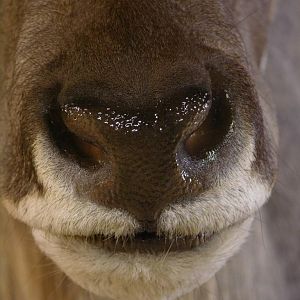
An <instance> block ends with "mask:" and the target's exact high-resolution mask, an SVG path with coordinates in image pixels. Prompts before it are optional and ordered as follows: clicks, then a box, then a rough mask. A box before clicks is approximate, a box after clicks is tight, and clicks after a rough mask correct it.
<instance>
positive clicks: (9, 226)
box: [0, 1, 300, 300]
mask: <svg viewBox="0 0 300 300" xmlns="http://www.w3.org/2000/svg"><path fill="white" fill-rule="evenodd" d="M290 2H291V3H292V1H290ZM27 3H30V1H24V2H22V3H20V2H19V1H2V2H0V5H1V10H0V13H1V18H2V21H1V22H2V26H1V28H2V30H3V31H4V32H2V34H1V42H2V43H1V45H6V47H0V50H1V52H0V66H1V73H0V76H1V77H0V78H1V82H6V83H7V84H9V85H10V84H14V82H13V83H11V82H10V81H9V80H10V78H12V77H13V76H17V75H18V70H16V69H13V66H12V65H10V63H11V62H12V61H13V60H14V57H15V48H16V42H17V40H18V34H19V32H20V30H19V28H20V27H21V25H22V22H23V5H26V4H27ZM247 3H248V2H244V1H229V2H228V8H229V9H230V10H232V11H234V12H235V21H236V23H238V20H243V21H242V22H241V24H238V25H237V26H238V27H239V30H240V32H241V33H243V39H244V41H245V44H246V48H247V51H248V55H249V56H248V58H249V60H251V61H254V62H255V63H256V65H255V63H254V64H253V65H252V67H253V69H254V70H253V72H254V73H255V72H258V70H257V69H255V68H257V67H258V65H259V63H260V60H261V57H262V52H263V48H264V44H265V43H266V34H267V33H266V31H265V30H263V28H265V26H266V24H267V23H268V22H269V18H268V17H266V16H267V13H265V11H264V10H263V8H265V7H264V6H260V4H259V3H262V2H260V1H258V2H257V5H258V6H257V5H254V4H252V5H250V4H248V5H249V6H248V5H247ZM60 5H61V7H60V9H59V11H57V15H56V16H55V20H56V21H58V22H59V21H60V20H63V18H64V14H65V15H68V14H71V13H72V12H71V11H70V10H69V7H70V6H69V5H68V1H62V2H61V4H60ZM294 6H295V7H296V8H297V7H298V9H299V5H298V6H297V4H294ZM44 8H45V7H44ZM46 9H51V5H49V7H46ZM256 9H257V13H256ZM80 11H81V12H82V14H83V15H82V17H83V18H86V19H88V18H89V16H88V15H87V16H85V15H84V9H81V10H80ZM252 12H255V13H254V14H253V16H250V17H247V16H248V15H249V14H251V13H252ZM245 16H246V17H247V18H246V19H245V20H244V18H245ZM262 16H264V17H262ZM280 16H282V17H285V18H287V16H286V15H284V14H281V15H280ZM290 20H291V19H290ZM41 21H42V23H43V20H41ZM165 21H166V22H167V21H168V20H167V19H166V20H165ZM82 22H83V23H84V21H82ZM282 22H283V21H282ZM74 26H75V27H74ZM78 27H80V26H78ZM72 28H76V24H73V26H72ZM46 30H47V29H46ZM32 34H33V36H34V35H35V34H36V33H32ZM168 34H170V33H166V35H168ZM176 35H177V32H175V33H174V36H176ZM60 36H61V38H62V40H64V37H65V36H64V34H63V33H62V32H60ZM254 36H255V39H257V40H256V42H255V43H253V37H254ZM274 36H275V37H276V34H274ZM223 38H224V39H226V38H225V37H223ZM286 38H287V37H286ZM53 39H54V38H53ZM287 41H289V40H288V39H287ZM64 42H65V43H67V42H69V43H71V44H72V41H68V39H67V37H66V39H65V40H64ZM127 42H128V38H127V36H126V32H125V33H124V34H120V41H119V44H120V45H122V46H128V47H129V49H130V47H134V45H127ZM177 42H178V41H177V40H174V41H172V43H173V44H172V45H173V46H174V45H176V44H177ZM275 42H276V40H275ZM229 47H230V46H229ZM25 49H26V47H25ZM27 50H29V49H27ZM38 51H39V49H35V50H34V52H32V53H33V55H37V56H41V57H43V59H44V60H45V61H33V60H32V59H31V58H29V62H30V63H33V65H34V66H35V67H36V68H38V67H40V66H41V67H42V70H43V71H46V72H49V73H52V74H53V72H54V73H55V70H56V69H57V67H58V66H60V65H61V61H62V57H63V55H62V56H58V58H57V59H56V60H54V61H52V62H51V64H48V61H47V55H48V54H49V53H47V55H46V54H45V55H42V54H40V53H39V52H38ZM141 51H143V49H141ZM155 51H157V55H160V54H159V51H160V49H155ZM291 51H293V50H291ZM237 52H238V51H237ZM30 53H31V52H29V54H30ZM295 53H296V52H295ZM232 55H233V56H238V55H239V54H236V53H232ZM295 57H296V58H297V57H299V56H297V54H295ZM273 58H274V59H276V58H277V57H276V53H275V55H274V56H273ZM271 62H272V63H273V64H274V65H275V66H276V63H278V62H276V61H274V60H273V61H271ZM25 64H26V62H25ZM275 69H276V68H275ZM276 70H277V69H276ZM75 71H76V70H75ZM70 72H71V71H70ZM297 74H298V73H297ZM297 74H296V75H297ZM271 75H273V74H269V78H271V79H270V81H271V85H272V83H273V84H274V86H272V87H273V90H277V91H278V86H276V83H277V81H276V79H272V78H274V76H271ZM29 76H30V74H29ZM57 76H59V74H57ZM120 76H121V75H120ZM297 76H299V74H298V75H297ZM298 78H300V77H298ZM280 84H282V83H280ZM290 88H293V87H290ZM11 89H12V90H16V91H17V90H18V89H17V87H15V86H7V85H5V84H2V85H1V94H2V99H6V95H7V93H9V91H10V90H11ZM298 95H299V94H298ZM275 99H276V95H275ZM9 103H10V102H8V103H7V102H5V103H3V101H2V102H1V105H3V106H2V107H3V112H4V114H3V117H2V116H1V128H4V129H5V130H3V131H2V132H4V133H5V135H7V133H8V132H9V133H10V140H8V139H7V136H1V135H0V142H1V139H2V140H3V144H4V143H5V144H4V145H5V146H6V147H5V148H4V153H5V152H7V149H10V150H11V149H14V150H13V151H15V152H10V153H9V154H10V155H12V154H13V156H14V158H15V159H14V160H13V161H8V163H9V164H7V161H4V162H2V165H4V166H5V167H4V172H5V173H6V174H9V176H6V177H5V176H2V178H1V180H4V179H5V180H4V181H3V182H2V187H5V188H3V190H4V192H3V194H4V197H7V196H8V195H9V196H10V197H11V198H14V200H16V201H17V200H18V198H20V197H21V196H22V195H25V194H26V193H27V192H28V191H29V190H30V189H31V188H32V186H33V184H38V183H37V178H36V175H35V173H34V170H33V168H32V166H30V161H31V158H30V155H31V154H30V147H28V143H29V145H30V138H31V137H30V136H29V137H28V139H25V140H24V139H23V138H24V137H22V139H23V140H22V139H21V137H20V136H19V135H17V136H15V134H16V129H19V126H20V124H13V126H15V127H13V128H10V125H9V122H8V121H7V116H8V111H10V112H11V111H12V110H11V107H9V106H10V105H16V111H19V108H18V104H13V103H12V104H9ZM27 117H28V115H27ZM23 118H24V117H23ZM25 123H26V122H25V121H24V120H23V123H22V124H23V125H24V124H25ZM31 125H32V124H31ZM26 126H27V125H26ZM28 126H30V124H29V125H28ZM23 132H26V130H24V131H23ZM27 132H28V131H27ZM31 132H32V131H31ZM265 138H267V137H265ZM4 141H5V142H4ZM7 141H9V142H10V143H11V141H12V143H16V144H17V146H18V147H17V148H16V147H15V146H16V145H14V147H8V143H7ZM18 141H19V142H18ZM257 147H258V149H259V147H262V145H259V142H258V146H257ZM28 148H29V149H28ZM268 150H269V151H271V149H268ZM272 151H273V150H272ZM266 155H268V153H266V150H265V149H261V157H262V161H266V160H268V158H265V157H264V156H266ZM269 155H270V156H271V154H270V153H269ZM284 155H285V156H286V154H284ZM6 157H7V156H5V155H2V158H4V159H5V160H6ZM295 157H297V156H295ZM271 160H272V158H271ZM20 166H22V167H23V168H21V167H20ZM19 167H20V169H22V171H20V172H19V173H18V172H15V173H12V172H11V170H12V169H13V170H16V168H19ZM256 167H257V168H259V169H264V166H263V165H262V163H261V162H259V161H258V165H257V166H256ZM270 176H272V174H270ZM25 178H26V179H27V180H26V181H25V180H24V179H25ZM283 180H284V179H283ZM288 184H289V186H288V187H290V188H291V189H293V188H294V185H292V184H291V183H290V182H289V183H288ZM280 196H281V197H282V195H280ZM290 197H292V199H291V202H290V203H291V206H292V205H294V206H295V203H294V197H295V196H294V195H292V196H290ZM276 203H277V204H273V205H272V204H271V205H270V206H269V207H267V210H266V212H265V214H264V216H265V218H263V222H266V224H265V226H266V231H265V232H266V233H265V234H266V237H265V241H262V240H261V238H260V231H259V230H258V231H257V230H256V231H255V232H254V234H253V240H252V243H251V245H249V244H248V245H247V246H248V247H247V246H246V247H245V249H244V250H243V252H241V254H240V255H239V256H237V257H236V258H234V259H233V260H232V262H231V263H229V264H228V266H226V267H225V268H224V269H223V271H221V273H219V274H218V275H217V279H213V280H212V281H211V282H209V283H208V284H206V285H204V286H203V287H202V288H201V290H199V291H196V292H195V293H193V294H191V295H187V296H186V299H231V300H232V299H263V300H265V299H291V300H292V299H297V298H296V295H297V285H296V281H297V279H299V277H298V274H299V269H297V268H293V266H292V267H291V265H292V264H293V262H295V258H296V257H297V253H295V252H296V251H295V246H294V245H293V242H292V241H290V240H289V239H288V237H284V239H283V240H284V241H285V243H287V245H288V246H289V247H290V249H289V250H288V253H289V254H290V255H289V256H287V259H289V261H288V263H289V264H287V263H286V262H285V261H284V259H283V260H282V262H281V263H277V262H278V259H279V257H280V255H282V253H283V251H285V250H282V246H281V245H280V242H282V241H283V240H280V239H279V237H278V236H276V234H277V235H278V232H280V230H282V232H281V235H280V236H285V234H284V233H285V232H286V231H287V229H286V231H285V232H284V229H282V227H281V226H282V215H280V214H278V209H276V206H277V205H278V206H279V207H281V206H282V204H281V203H282V199H280V200H279V201H277V202H276ZM285 209H286V208H285ZM0 213H1V214H0V230H1V231H0V242H1V244H0V257H1V261H0V278H1V281H0V299H1V300H2V299H3V300H4V299H5V300H6V299H7V300H10V299H11V300H41V299H49V300H51V299H57V300H59V299H64V300H68V299H74V297H76V299H82V300H83V299H94V298H93V297H94V296H92V295H88V294H87V293H86V292H85V291H83V290H82V289H80V288H78V287H77V286H76V285H75V284H73V283H72V282H71V281H69V279H67V278H65V276H64V275H63V274H62V273H61V272H60V271H59V270H58V269H57V268H56V267H55V266H54V265H53V263H52V262H50V261H49V260H48V259H47V258H45V256H44V255H42V254H41V253H40V252H39V250H38V249H37V248H36V246H35V244H34V243H33V240H32V237H31V234H30V232H29V229H28V228H27V227H26V226H25V225H23V224H21V223H19V222H18V221H13V220H12V219H11V218H10V217H9V216H8V215H7V213H6V212H5V211H3V210H2V208H1V210H0ZM273 216H274V219H275V222H276V223H275V224H279V225H278V226H279V227H280V230H279V231H275V233H274V230H272V229H273V228H272V219H273ZM287 217H288V214H287ZM295 220H297V219H296V218H295ZM285 227H287V228H288V226H286V225H283V228H285ZM296 228H297V227H296ZM295 234H297V230H295ZM274 236H275V238H274ZM257 243H258V244H262V243H266V245H267V247H272V249H270V248H267V249H268V252H267V253H266V250H265V249H261V250H258V248H257V247H256V244H257ZM269 250H270V251H269ZM284 253H285V252H284ZM283 256H285V254H283ZM3 258H4V259H3ZM247 260H249V261H247ZM253 266H255V267H257V268H258V269H256V268H255V267H253ZM291 270H292V271H291ZM247 272H249V273H247ZM233 274H235V275H233ZM238 274H241V275H240V276H239V275H238ZM232 275H233V276H232ZM241 277H244V280H241ZM253 277H254V278H253ZM290 277H292V279H289V278H290ZM229 278H230V280H229ZM259 281H260V282H259ZM253 286H255V288H253ZM253 289H255V291H254V290H253ZM287 289H289V290H291V293H286V290H287ZM254 293H256V296H253V295H254ZM88 297H90V298H88ZM276 297H277V298H276ZM95 299H96V298H95Z"/></svg>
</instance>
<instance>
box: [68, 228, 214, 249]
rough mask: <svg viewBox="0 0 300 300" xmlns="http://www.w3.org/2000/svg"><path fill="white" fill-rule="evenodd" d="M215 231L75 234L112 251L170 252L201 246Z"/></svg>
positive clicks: (87, 241) (83, 240)
mask: <svg viewBox="0 0 300 300" xmlns="http://www.w3.org/2000/svg"><path fill="white" fill-rule="evenodd" d="M213 235H214V232H211V233H208V232H203V233H199V234H198V235H194V236H174V237H167V236H163V235H158V234H157V233H156V232H147V231H142V232H138V233H137V234H135V235H134V236H121V237H118V238H116V237H114V236H104V235H101V234H97V235H90V236H75V237H74V238H75V239H76V240H80V241H82V242H85V243H88V244H91V245H93V246H95V247H99V248H102V249H106V250H109V251H112V252H149V253H157V252H170V251H184V250H191V249H193V248H196V247H199V246H201V245H203V244H204V243H205V242H207V241H208V240H209V239H211V238H212V236H213Z"/></svg>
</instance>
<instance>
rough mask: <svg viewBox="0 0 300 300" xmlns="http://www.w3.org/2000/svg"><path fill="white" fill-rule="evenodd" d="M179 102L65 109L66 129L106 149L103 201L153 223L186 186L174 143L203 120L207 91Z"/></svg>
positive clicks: (101, 192) (100, 194) (183, 98)
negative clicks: (108, 167)
mask: <svg viewBox="0 0 300 300" xmlns="http://www.w3.org/2000/svg"><path fill="white" fill-rule="evenodd" d="M179 100H180V101H179ZM179 100H178V99H174V101H170V102H169V103H168V104H167V105H166V104H165V103H162V102H158V104H157V105H154V107H150V108H148V109H142V108H139V107H134V108H131V109H130V108H127V109H124V108H120V107H110V106H109V105H106V106H102V107H93V108H92V109H90V108H88V109H82V108H80V107H78V106H76V107H73V108H72V107H67V108H66V109H65V110H64V112H65V114H66V118H65V121H66V123H67V125H68V127H71V128H72V129H74V128H75V129H74V130H73V131H75V132H76V131H77V132H79V133H80V134H83V135H89V136H90V135H91V136H93V137H94V139H95V140H96V142H98V143H102V144H104V145H103V146H104V148H105V149H107V151H108V152H109V156H110V163H111V171H112V172H111V184H110V185H109V187H107V186H101V185H99V186H98V187H95V189H99V191H98V192H96V194H97V195H98V197H99V198H101V197H104V198H105V200H104V202H105V203H107V204H108V205H111V206H113V207H119V208H123V209H125V210H127V211H129V212H131V213H133V214H134V215H135V216H136V217H137V218H139V219H142V220H149V221H151V220H153V219H154V218H155V217H156V216H157V214H158V213H159V212H160V211H161V210H162V209H163V208H164V207H165V206H166V205H167V204H168V203H171V202H172V201H174V199H178V197H179V196H180V194H182V191H184V190H185V184H186V183H185V182H184V181H183V180H182V177H181V174H180V168H179V166H178V165H177V161H176V152H177V145H178V143H180V142H181V140H182V135H183V133H184V132H185V131H186V130H187V129H188V128H189V127H190V126H193V124H194V123H197V124H199V122H201V120H202V119H204V118H205V115H206V112H207V107H208V95H207V93H203V92H198V91H197V92H193V93H190V94H189V95H188V96H185V97H181V98H180V99H179ZM195 120H196V121H197V122H194V121H195ZM90 132H93V134H90ZM100 190H101V191H100ZM97 201H99V202H102V201H101V199H98V200H97Z"/></svg>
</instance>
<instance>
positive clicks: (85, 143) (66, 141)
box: [49, 108, 108, 167]
mask: <svg viewBox="0 0 300 300" xmlns="http://www.w3.org/2000/svg"><path fill="white" fill-rule="evenodd" d="M68 123H69V122H68V120H66V119H65V118H64V117H63V116H62V114H61V110H60V109H59V108H57V109H53V110H52V111H51V112H50V114H49V127H50V128H49V129H50V135H51V137H52V140H53V142H54V143H55V145H56V146H57V148H58V149H59V150H60V151H61V153H62V154H63V155H64V156H66V157H67V158H69V159H71V160H72V161H76V162H77V163H79V164H80V166H82V167H91V166H93V167H94V166H96V165H99V164H102V163H104V162H106V161H107V159H108V158H107V157H108V155H107V152H106V150H105V149H104V147H103V146H102V145H100V144H99V143H96V142H95V141H94V140H93V139H92V138H91V135H89V134H88V135H86V134H84V132H82V131H78V132H77V130H74V131H76V132H74V131H73V130H71V129H70V128H69V127H68ZM73 127H74V126H73ZM73 127H72V128H73ZM74 128H75V127H74ZM75 129H76V128H75Z"/></svg>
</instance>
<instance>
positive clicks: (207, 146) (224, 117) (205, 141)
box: [184, 92, 233, 159]
mask: <svg viewBox="0 0 300 300" xmlns="http://www.w3.org/2000/svg"><path fill="white" fill-rule="evenodd" d="M232 122H233V117H232V109H231V105H230V103H229V101H228V95H227V93H226V92H224V93H223V94H221V95H218V96H215V97H213V100H212V105H211V108H210V111H209V113H208V115H207V117H206V119H205V121H204V122H203V123H202V124H201V126H200V127H199V128H198V129H196V130H195V131H194V132H193V133H192V134H191V135H190V136H189V137H188V138H187V139H186V140H185V142H184V148H185V150H186V152H187V153H188V154H189V155H190V156H191V157H192V158H195V159H205V158H206V157H207V156H208V155H209V154H210V153H211V152H212V151H215V150H217V148H218V147H219V146H220V145H221V144H222V142H223V141H224V139H225V137H226V135H227V133H228V132H229V131H230V128H231V125H232Z"/></svg>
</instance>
